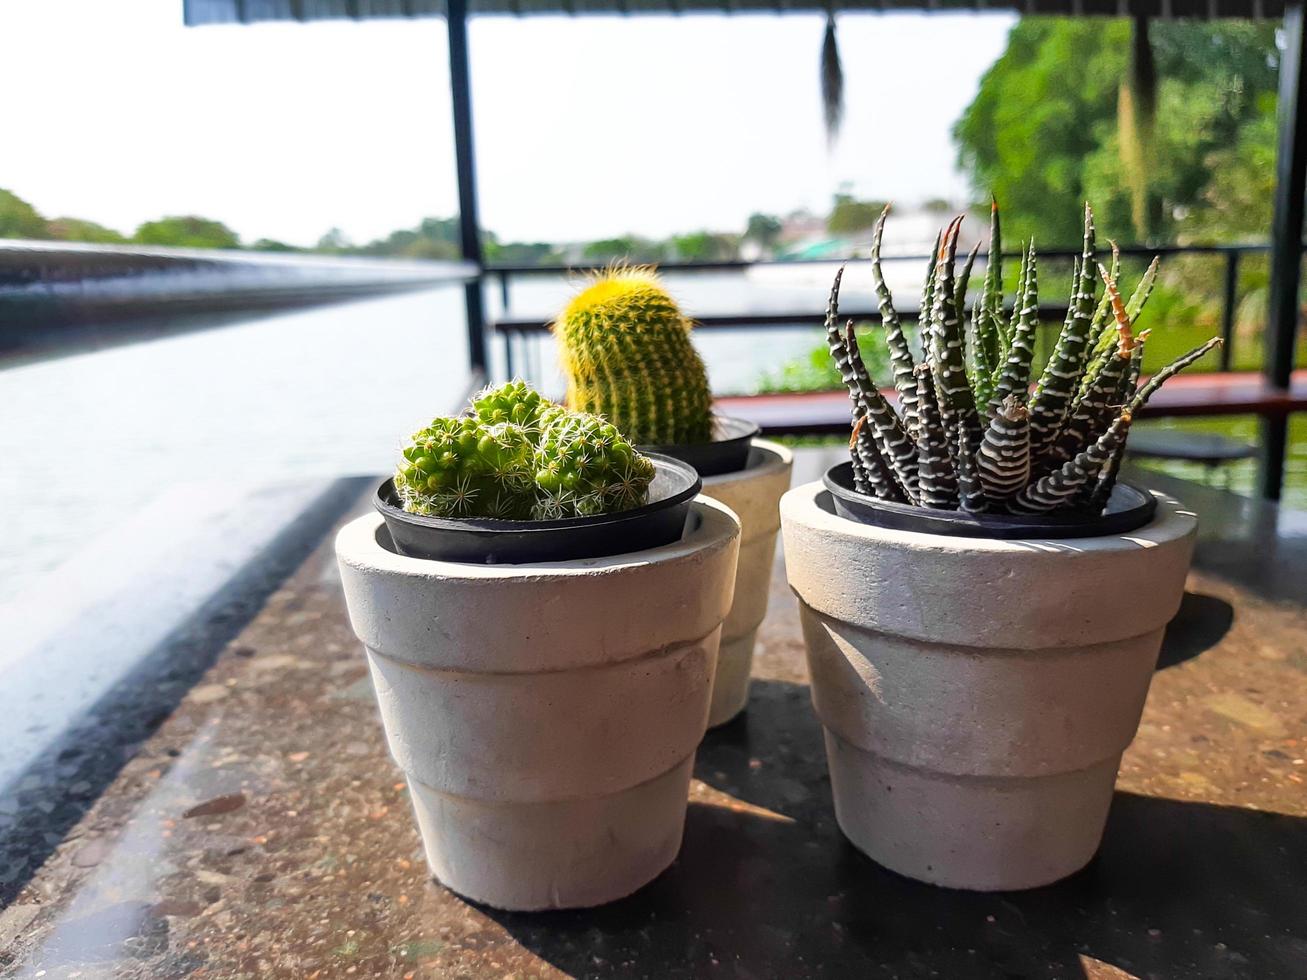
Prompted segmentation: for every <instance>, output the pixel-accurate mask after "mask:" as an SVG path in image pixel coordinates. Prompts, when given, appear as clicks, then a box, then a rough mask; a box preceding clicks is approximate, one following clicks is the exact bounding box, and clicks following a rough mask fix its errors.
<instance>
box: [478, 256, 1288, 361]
mask: <svg viewBox="0 0 1307 980" xmlns="http://www.w3.org/2000/svg"><path fill="white" fill-rule="evenodd" d="M1304 247H1305V248H1307V245H1305V246H1304ZM1270 250H1271V246H1270V244H1269V243H1267V242H1250V243H1240V244H1194V245H1156V246H1149V245H1139V244H1133V245H1123V246H1120V247H1119V248H1118V252H1119V253H1120V255H1121V256H1122V257H1123V258H1144V259H1151V258H1153V257H1155V256H1156V257H1162V258H1165V257H1166V256H1179V255H1220V256H1224V257H1225V270H1224V277H1223V289H1222V296H1221V302H1222V307H1221V337H1222V339H1223V340H1224V344H1223V345H1222V347H1221V351H1220V355H1219V356H1220V368H1221V370H1222V371H1229V370H1231V369H1232V367H1233V364H1234V340H1235V330H1234V328H1235V311H1236V307H1237V306H1238V301H1239V267H1240V263H1241V260H1242V258H1243V256H1244V255H1254V254H1259V253H1268V252H1270ZM1080 254H1081V250H1080V249H1078V248H1063V249H1044V250H1041V251H1040V253H1039V255H1040V258H1042V259H1044V260H1046V261H1047V260H1050V259H1051V260H1068V259H1073V258H1076V257H1078V256H1079V255H1080ZM1020 257H1021V253H1020V252H1004V253H1003V258H1004V259H1012V260H1018V259H1020ZM929 259H930V255H929V253H914V254H907V255H883V256H882V261H883V262H925V261H927V260H929ZM859 261H866V258H865V257H863V256H845V257H830V258H801V259H770V258H769V259H720V260H714V261H709V262H675V261H673V262H659V263H657V266H658V269H659V271H660V272H664V273H678V272H679V273H696V272H733V271H744V270H747V269H751V268H754V267H757V266H804V265H830V264H833V263H847V262H859ZM587 267H588V266H587V265H586V264H585V263H577V264H572V265H561V264H557V263H555V264H549V265H524V264H511V263H502V264H494V263H492V264H489V265H487V266H485V275H486V276H488V277H497V278H498V279H499V289H500V305H501V308H502V310H503V311H505V312H507V311H508V310H509V309H510V307H511V305H512V294H511V282H512V279H513V277H515V276H530V275H555V276H556V275H569V274H575V273H577V272H579V271H581V270H583V269H586V268H587ZM850 315H852V316H853V317H854V318H855V319H860V320H861V319H873V318H874V317H875V316H876V314H874V313H869V312H866V311H853V312H852V313H851V314H850ZM811 318H812V317H811V316H810V315H800V314H797V313H793V314H791V313H785V312H778V313H771V314H766V313H760V314H722V315H714V316H708V317H704V318H702V319H703V320H704V321H705V325H706V326H711V327H728V328H740V327H746V326H747V327H750V328H752V329H758V330H769V329H778V328H780V329H784V328H786V327H791V326H793V325H795V324H800V323H806V322H808V321H809V320H810V319H811ZM502 320H509V321H510V322H511V329H510V330H502V331H501V332H500V335H501V336H502V338H503V343H504V351H505V361H506V363H507V364H508V365H510V373H512V368H511V365H513V363H514V356H513V346H512V344H513V338H514V336H515V335H518V336H520V335H522V334H525V333H527V332H533V331H535V330H537V329H538V327H539V325H538V324H533V323H528V322H525V321H516V320H511V318H507V317H502V316H501V321H502Z"/></svg>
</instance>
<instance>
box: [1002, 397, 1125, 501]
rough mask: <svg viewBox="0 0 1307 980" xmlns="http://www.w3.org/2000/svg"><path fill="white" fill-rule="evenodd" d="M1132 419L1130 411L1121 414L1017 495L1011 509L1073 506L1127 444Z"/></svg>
mask: <svg viewBox="0 0 1307 980" xmlns="http://www.w3.org/2000/svg"><path fill="white" fill-rule="evenodd" d="M1130 419H1131V416H1130V413H1129V412H1128V411H1126V412H1122V413H1121V414H1120V415H1118V416H1117V418H1116V421H1115V422H1113V423H1112V426H1111V428H1109V429H1108V430H1107V431H1106V432H1104V433H1103V434H1102V435H1101V436H1099V437H1098V439H1097V440H1095V441H1094V443H1093V444H1092V445H1090V446H1089V447H1088V448H1086V449H1085V450H1084V452H1082V453H1079V454H1077V456H1076V457H1075V458H1074V459H1072V460H1070V461H1068V462H1066V463H1064V464H1062V466H1060V467H1059V468H1058V469H1056V470H1054V471H1053V472H1052V473H1049V474H1048V475H1047V476H1045V477H1042V478H1041V479H1040V480H1038V481H1037V482H1035V483H1032V484H1031V485H1030V486H1028V487H1026V488H1025V489H1024V490H1022V491H1021V492H1020V493H1019V494H1017V496H1016V499H1015V500H1013V501H1012V509H1013V510H1015V511H1017V512H1019V513H1032V514H1039V513H1046V512H1048V511H1051V510H1058V509H1061V508H1068V507H1072V506H1074V505H1075V503H1076V500H1077V498H1078V497H1079V496H1080V493H1081V491H1082V490H1083V489H1084V487H1086V486H1087V485H1089V484H1090V483H1091V481H1093V480H1095V479H1096V478H1097V477H1098V474H1099V473H1100V472H1101V471H1102V469H1103V466H1104V465H1105V464H1106V463H1107V461H1108V460H1109V459H1111V458H1112V456H1113V454H1114V453H1115V452H1116V450H1117V447H1118V446H1120V445H1123V444H1124V442H1125V438H1126V433H1127V432H1128V431H1129V429H1130Z"/></svg>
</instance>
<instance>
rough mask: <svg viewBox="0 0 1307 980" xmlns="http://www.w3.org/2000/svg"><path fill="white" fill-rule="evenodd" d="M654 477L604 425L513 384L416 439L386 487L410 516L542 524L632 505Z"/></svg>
mask: <svg viewBox="0 0 1307 980" xmlns="http://www.w3.org/2000/svg"><path fill="white" fill-rule="evenodd" d="M653 475H654V466H653V463H651V462H650V461H649V460H648V459H647V458H646V457H644V456H642V455H640V453H638V452H636V450H635V449H634V448H633V447H632V445H631V443H630V441H629V440H627V439H626V438H625V437H624V436H623V435H622V434H621V433H620V432H619V431H618V430H617V428H616V427H615V426H613V425H612V424H610V423H608V422H606V421H604V420H603V419H600V418H597V417H595V416H593V415H587V414H584V413H581V412H569V411H566V410H565V409H563V408H561V407H559V406H557V405H554V404H553V403H551V402H549V401H547V400H546V399H545V398H544V397H542V396H541V395H540V394H539V393H538V392H536V391H535V390H534V389H532V388H531V387H530V386H529V385H527V384H526V383H525V382H522V381H511V382H509V383H508V384H505V385H501V386H499V387H498V388H487V389H486V390H485V391H483V392H481V393H480V394H478V395H476V396H474V397H473V399H472V403H471V406H470V414H467V415H461V416H457V417H454V418H437V419H433V420H432V422H431V424H430V425H428V426H425V427H424V428H422V429H420V430H419V431H417V432H416V433H414V434H413V436H412V438H411V439H410V440H409V444H408V445H406V446H405V447H404V449H403V459H402V460H401V462H400V464H399V466H398V468H397V469H396V471H395V481H394V482H395V490H396V492H397V493H398V495H399V498H400V501H401V502H402V504H403V506H404V509H405V510H406V511H409V512H410V513H414V514H425V515H427V516H431V517H496V518H501V519H506V520H550V519H556V518H562V517H579V516H590V515H594V514H608V513H615V512H617V511H622V510H629V509H630V508H632V507H638V506H640V505H641V504H643V503H644V502H645V500H646V499H647V497H648V489H649V483H650V481H651V480H652V479H653Z"/></svg>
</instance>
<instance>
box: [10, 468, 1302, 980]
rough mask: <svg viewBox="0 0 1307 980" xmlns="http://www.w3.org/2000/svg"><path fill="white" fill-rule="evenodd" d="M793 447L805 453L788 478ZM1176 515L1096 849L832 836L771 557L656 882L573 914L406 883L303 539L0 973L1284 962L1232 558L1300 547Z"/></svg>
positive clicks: (1253, 651)
mask: <svg viewBox="0 0 1307 980" xmlns="http://www.w3.org/2000/svg"><path fill="white" fill-rule="evenodd" d="M819 464H820V456H818V455H814V454H804V456H803V458H802V459H801V460H800V461H799V467H798V468H799V469H800V472H799V473H796V479H809V478H811V474H812V472H813V471H814V469H815V468H816V467H817V466H818V465H819ZM1167 489H1168V490H1172V491H1174V490H1175V488H1174V487H1173V486H1168V488H1167ZM1205 493H1206V492H1205V491H1201V490H1194V491H1193V492H1192V493H1189V494H1185V493H1184V492H1183V489H1182V490H1181V495H1182V496H1184V497H1186V498H1187V499H1189V502H1190V503H1195V502H1196V501H1195V500H1194V499H1193V498H1194V497H1201V496H1204V495H1205ZM358 506H359V507H361V506H362V502H361V501H360V502H359V504H358ZM1197 506H1198V509H1199V510H1200V511H1201V512H1202V513H1204V515H1205V516H1204V520H1205V525H1206V531H1205V534H1206V535H1207V536H1206V537H1205V540H1204V544H1203V546H1202V547H1201V548H1200V561H1202V563H1203V565H1204V567H1200V568H1199V569H1198V570H1196V571H1195V572H1194V574H1193V575H1192V577H1191V579H1190V582H1189V591H1190V593H1191V595H1190V597H1189V598H1188V599H1187V600H1186V613H1185V614H1184V615H1182V617H1181V619H1180V620H1179V621H1178V622H1177V623H1176V624H1175V626H1173V628H1172V630H1171V631H1170V632H1169V634H1168V638H1167V643H1166V647H1165V650H1164V652H1163V657H1162V663H1161V665H1159V671H1158V674H1157V676H1156V678H1155V680H1154V683H1153V687H1152V691H1151V693H1150V695H1149V700H1148V705H1147V708H1146V711H1145V715H1144V720H1143V725H1142V726H1141V729H1140V732H1139V737H1138V738H1137V739H1136V741H1135V743H1134V745H1133V746H1132V747H1131V748H1130V750H1129V751H1128V752H1127V754H1126V757H1125V761H1124V764H1123V767H1122V772H1121V777H1120V782H1119V792H1118V794H1117V799H1116V801H1115V803H1114V806H1113V811H1112V815H1111V818H1110V821H1109V825H1108V829H1107V835H1106V839H1105V842H1104V845H1103V848H1102V850H1101V852H1100V854H1099V855H1098V857H1097V858H1096V859H1095V860H1094V861H1093V862H1092V863H1091V864H1090V866H1089V867H1087V868H1086V869H1085V870H1084V871H1082V872H1080V873H1079V874H1077V875H1075V876H1073V877H1072V878H1070V879H1068V880H1067V881H1065V882H1062V883H1060V884H1058V885H1055V886H1051V887H1048V888H1043V889H1038V890H1035V891H1031V892H1023V893H1007V894H992V895H979V894H967V893H960V892H953V891H948V890H944V889H937V888H932V887H929V886H925V885H920V884H917V883H914V882H911V881H908V880H906V879H903V878H900V877H898V876H896V875H894V874H892V873H890V872H888V871H884V870H883V869H880V868H879V867H878V866H876V865H875V864H873V863H872V862H871V861H869V860H868V859H866V858H865V857H863V856H862V855H861V854H860V853H859V852H857V851H856V850H854V849H853V848H852V847H851V846H849V845H848V844H846V843H845V842H844V840H843V838H842V837H841V835H840V833H839V831H838V828H837V827H836V825H835V819H834V814H833V811H832V809H831V803H830V791H829V785H828V782H827V778H826V768H825V761H824V754H823V751H822V746H821V736H820V730H819V727H818V725H817V723H816V720H815V718H814V717H813V714H812V710H811V707H810V705H809V703H808V692H807V686H806V666H805V663H804V656H803V649H802V641H801V637H800V635H799V628H798V620H797V610H796V607H795V603H794V600H793V598H792V596H791V595H790V593H789V592H788V589H787V588H786V587H785V585H784V580H783V575H782V568H781V566H780V564H779V562H778V566H777V574H776V576H775V578H774V582H773V596H772V609H771V612H770V613H769V616H768V619H767V622H766V624H765V627H764V630H763V632H762V634H761V638H760V646H759V650H758V659H757V664H756V667H755V677H756V678H757V680H756V681H755V687H754V693H753V697H752V700H751V703H750V706H749V710H748V712H747V714H746V715H745V716H744V717H743V718H741V719H740V720H739V721H737V722H735V723H733V724H732V725H730V726H728V727H727V728H725V729H722V730H719V731H717V732H714V733H711V734H710V735H709V736H708V738H707V739H706V740H705V742H704V745H703V747H702V748H701V750H700V752H699V757H698V761H697V765H696V770H695V775H696V779H695V782H694V783H693V785H692V790H691V806H690V811H689V817H688V820H687V826H686V835H685V842H684V846H683V848H682V851H681V854H680V857H679V858H678V860H677V862H676V863H675V864H674V865H673V866H672V868H671V869H670V870H668V871H667V872H666V873H665V874H663V875H662V876H661V877H660V878H659V879H657V880H656V881H655V882H653V883H652V884H651V885H650V886H648V887H647V888H645V889H643V890H642V891H640V892H639V893H637V894H636V895H635V896H632V897H631V898H629V899H626V900H624V901H621V902H618V903H615V904H613V905H610V906H607V907H605V908H603V909H598V910H593V911H588V912H568V913H551V914H546V915H514V914H506V913H500V912H495V911H492V910H489V909H485V908H480V907H477V906H475V905H472V904H469V903H467V902H465V901H463V900H461V899H459V898H457V897H456V896H454V895H452V894H450V893H449V892H447V891H446V890H444V889H443V888H441V887H440V886H439V885H437V884H435V883H433V882H431V881H430V880H429V879H428V877H427V875H426V872H425V865H424V864H423V861H422V857H421V853H420V846H419V842H418V838H417V834H416V831H415V830H414V828H413V826H412V823H411V814H410V809H409V803H408V800H407V799H406V795H405V790H404V785H403V783H402V781H401V778H400V776H399V773H398V771H397V770H396V769H395V768H394V767H393V765H392V764H391V763H390V761H389V759H388V758H387V756H386V752H385V747H384V744H383V740H382V735H381V731H380V727H379V724H378V721H377V717H376V709H375V706H374V704H373V701H372V693H371V688H370V682H369V680H368V677H367V671H366V667H365V664H364V661H363V658H362V656H361V655H360V652H359V650H358V647H357V643H356V641H355V640H354V638H353V636H352V635H351V633H350V631H349V626H348V623H347V622H346V618H345V613H344V608H343V604H342V602H341V597H340V591H339V584H338V581H337V578H336V573H335V568H334V560H333V558H332V555H331V552H330V546H329V542H324V543H323V545H322V546H321V547H319V548H318V549H317V550H316V551H314V553H313V554H312V555H311V556H310V557H309V559H308V560H307V561H306V562H305V563H304V564H303V565H302V566H301V567H300V568H299V569H298V570H297V571H296V572H295V573H294V575H293V576H292V577H291V578H289V579H288V580H287V581H286V582H285V583H284V584H283V585H282V586H281V587H279V588H277V589H276V590H275V591H274V592H272V594H271V595H270V596H268V598H267V600H266V602H265V603H264V605H263V608H262V610H261V612H260V613H259V615H258V616H257V617H255V618H254V619H253V620H252V621H251V622H250V623H249V624H248V625H247V626H245V627H244V628H243V629H242V630H241V631H240V632H239V634H238V635H236V636H234V637H232V638H231V640H230V642H228V643H227V645H226V646H225V648H224V650H223V652H222V655H221V656H220V657H219V659H218V661H217V663H216V664H214V666H213V667H212V668H211V669H210V670H209V671H208V672H207V673H206V674H205V675H204V676H203V678H202V679H201V680H200V682H199V684H198V685H196V686H195V687H194V688H192V689H191V690H190V691H189V693H188V694H187V695H186V697H185V698H184V699H183V700H182V702H181V703H180V704H179V706H178V707H177V709H176V710H175V711H174V712H173V713H172V714H171V716H170V717H168V718H167V720H166V721H164V723H163V724H162V725H161V726H160V727H159V729H158V730H157V731H156V732H155V733H154V734H153V735H152V736H151V737H149V738H148V739H147V740H146V741H144V742H143V743H142V744H141V745H140V746H139V748H138V749H137V751H136V752H135V754H134V756H133V758H131V760H130V761H129V762H128V763H127V764H126V765H125V766H124V767H123V768H122V771H121V773H120V774H119V775H118V777H117V778H116V779H115V780H114V782H113V783H112V785H111V786H109V787H108V789H107V790H106V791H105V792H104V793H103V794H101V795H100V797H99V798H98V799H97V800H96V801H95V803H94V805H93V806H92V807H91V809H90V810H89V812H87V813H86V815H85V816H84V817H83V818H82V819H80V820H79V821H78V822H77V823H76V824H75V825H73V826H72V827H71V828H69V830H68V831H67V832H66V833H65V834H63V835H62V837H61V838H60V839H59V840H58V841H57V842H55V843H54V845H53V852H52V854H51V855H50V857H49V859H48V860H47V861H46V862H45V864H44V866H43V867H42V868H41V869H40V870H39V872H38V873H37V874H36V875H35V876H34V877H33V878H32V879H31V880H30V881H29V882H28V883H27V884H26V885H25V886H24V887H23V889H22V890H21V892H20V893H19V894H18V895H17V897H16V899H15V900H14V901H13V903H12V904H11V905H10V906H9V907H8V908H7V909H6V910H5V911H4V912H3V913H0V951H3V952H0V964H5V963H7V964H8V966H7V970H8V973H10V974H12V975H13V976H16V977H36V976H37V975H38V971H40V970H45V971H46V973H45V976H49V977H53V976H70V975H72V974H74V973H78V972H81V973H82V974H83V975H85V976H132V977H136V976H140V977H181V976H191V977H238V976H242V977H243V976H254V975H258V976H278V977H297V978H306V977H308V978H326V977H339V976H360V977H481V976H494V977H506V976H513V977H530V976H534V977H554V976H583V977H623V978H625V977H659V978H662V977H704V976H722V977H786V978H798V977H826V976H830V977H854V976H856V977H881V976H883V977H915V976H942V977H990V976H993V977H1013V976H1019V977H1076V976H1089V977H1095V978H1099V977H1102V978H1109V977H1111V978H1117V977H1125V976H1138V977H1191V976H1201V977H1272V976H1274V977H1279V976H1286V977H1287V976H1300V975H1302V974H1303V965H1304V964H1305V963H1307V918H1305V917H1304V916H1303V914H1302V909H1303V888H1304V883H1307V785H1305V782H1307V760H1305V758H1304V756H1305V755H1307V745H1304V742H1303V739H1304V733H1307V642H1304V638H1305V637H1307V596H1303V595H1301V594H1299V595H1298V596H1297V597H1296V598H1295V597H1293V596H1290V597H1285V596H1280V595H1276V594H1275V590H1273V589H1272V590H1269V591H1263V590H1259V589H1258V588H1257V587H1256V586H1255V585H1250V584H1249V583H1250V582H1251V583H1255V582H1257V581H1258V575H1259V573H1257V571H1256V570H1255V569H1253V568H1252V567H1251V566H1250V564H1249V563H1252V562H1255V561H1256V560H1257V556H1258V555H1265V556H1274V560H1275V561H1277V562H1280V563H1281V564H1280V565H1279V568H1280V571H1281V572H1295V573H1296V574H1297V575H1298V579H1297V581H1298V582H1302V581H1304V577H1303V576H1304V572H1307V565H1304V563H1303V562H1301V561H1300V560H1293V559H1292V558H1286V557H1285V556H1286V555H1289V556H1292V554H1294V553H1295V552H1294V549H1295V548H1296V547H1297V546H1298V543H1299V540H1298V536H1297V533H1296V532H1294V531H1293V530H1292V527H1293V526H1294V525H1293V521H1292V520H1290V521H1288V522H1286V521H1285V520H1284V518H1283V515H1276V520H1275V521H1273V522H1272V523H1271V524H1270V525H1267V523H1266V522H1265V521H1264V520H1263V521H1261V522H1260V523H1259V522H1257V521H1253V522H1251V523H1248V522H1245V523H1242V524H1235V525H1231V526H1230V533H1231V534H1232V535H1233V534H1243V533H1244V532H1246V531H1248V529H1249V528H1252V529H1253V532H1254V533H1260V534H1262V539H1261V541H1260V544H1258V542H1256V541H1245V542H1244V543H1243V544H1240V543H1239V542H1238V541H1236V540H1234V539H1233V538H1231V539H1230V540H1229V541H1227V542H1226V545H1225V546H1222V545H1221V543H1220V534H1221V532H1220V531H1219V528H1218V527H1216V524H1217V522H1218V521H1219V520H1220V519H1221V518H1220V511H1219V509H1218V510H1216V512H1215V513H1216V516H1213V515H1211V514H1209V513H1208V511H1207V509H1206V508H1205V507H1204V504H1203V503H1201V502H1200V503H1197ZM1213 507H1215V505H1213ZM1268 526H1269V527H1271V528H1273V530H1271V531H1269V532H1268V530H1267V528H1268ZM1282 527H1283V528H1286V530H1285V531H1284V533H1283V534H1281V533H1280V530H1279V529H1280V528H1282ZM1257 528H1261V530H1260V531H1257V530H1256V529H1257ZM1268 534H1269V537H1268V536H1267V535H1268ZM1241 548H1242V549H1245V550H1243V551H1242V552H1240V553H1242V554H1244V555H1245V556H1246V561H1245V563H1244V564H1243V565H1242V566H1240V565H1239V563H1238V562H1235V561H1234V560H1233V559H1232V558H1231V557H1230V555H1231V554H1232V553H1234V552H1232V550H1231V549H1235V551H1238V549H1241ZM1204 554H1209V555H1211V556H1212V557H1213V559H1214V560H1216V564H1215V566H1214V570H1213V569H1209V568H1208V567H1205V566H1206V562H1205V561H1203V555H1204ZM1286 561H1287V562H1288V564H1287V565H1286V564H1284V563H1285V562H1286ZM1236 566H1238V567H1236ZM3 968H4V967H2V966H0V969H3Z"/></svg>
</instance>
